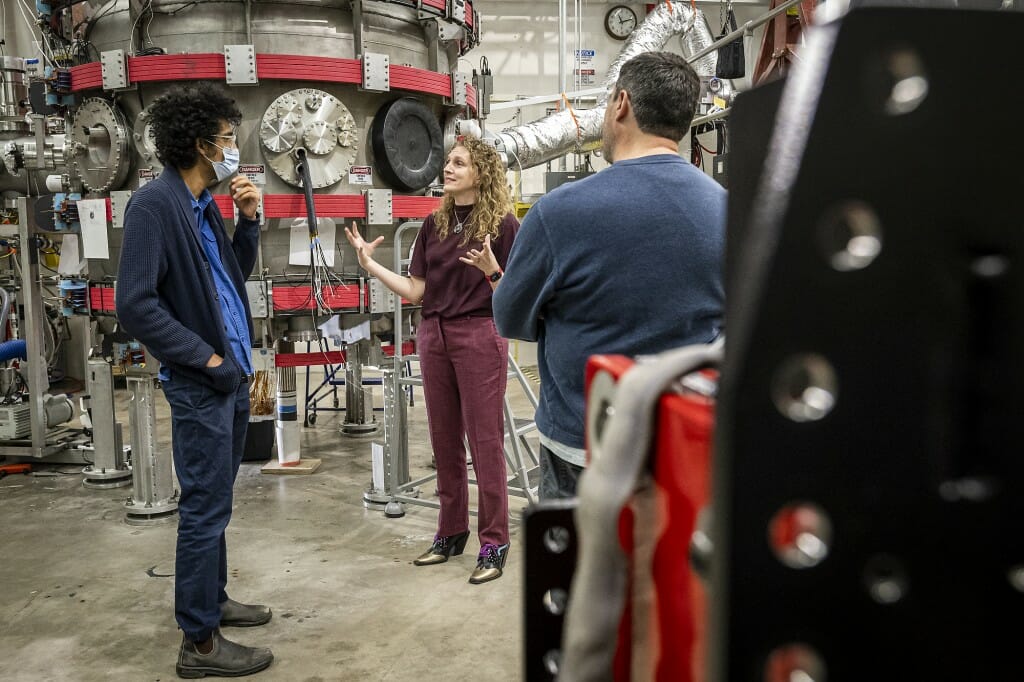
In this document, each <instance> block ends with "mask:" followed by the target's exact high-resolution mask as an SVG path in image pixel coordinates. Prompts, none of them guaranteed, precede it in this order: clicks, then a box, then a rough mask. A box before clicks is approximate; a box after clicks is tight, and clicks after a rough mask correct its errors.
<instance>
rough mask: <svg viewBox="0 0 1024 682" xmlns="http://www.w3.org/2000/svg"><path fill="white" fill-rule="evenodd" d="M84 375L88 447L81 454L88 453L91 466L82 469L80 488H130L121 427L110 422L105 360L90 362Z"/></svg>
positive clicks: (109, 385) (109, 376)
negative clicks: (86, 398) (90, 433)
mask: <svg viewBox="0 0 1024 682" xmlns="http://www.w3.org/2000/svg"><path fill="white" fill-rule="evenodd" d="M88 372H89V379H88V386H89V415H90V419H91V421H92V444H91V445H85V446H82V450H85V451H90V450H91V451H92V453H93V458H92V464H90V465H89V466H87V467H85V468H84V469H82V476H83V479H82V485H84V486H85V487H86V488H99V489H103V488H121V487H123V486H126V485H130V484H131V482H132V470H131V469H130V468H128V464H127V462H126V461H125V448H124V443H123V442H122V438H121V424H119V423H118V422H117V420H116V419H115V418H114V377H113V374H112V373H111V371H110V365H108V364H107V363H106V361H105V360H90V361H89V367H88Z"/></svg>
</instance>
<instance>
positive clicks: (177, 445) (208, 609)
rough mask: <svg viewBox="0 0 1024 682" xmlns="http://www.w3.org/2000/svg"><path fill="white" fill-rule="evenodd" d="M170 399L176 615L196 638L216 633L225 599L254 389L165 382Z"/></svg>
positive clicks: (173, 378)
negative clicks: (177, 492) (176, 493)
mask: <svg viewBox="0 0 1024 682" xmlns="http://www.w3.org/2000/svg"><path fill="white" fill-rule="evenodd" d="M163 389H164V395H165V396H166V397H167V402H168V403H170V404H171V444H172V449H173V451H174V469H175V471H176V473H177V474H178V483H179V485H180V486H181V496H180V497H179V498H178V547H177V554H176V556H175V576H174V614H175V617H176V618H177V621H178V626H179V627H180V628H181V629H182V631H183V632H184V633H185V636H186V637H187V638H188V639H190V640H192V641H193V642H201V641H204V640H206V639H208V638H209V637H210V635H211V634H212V632H213V630H214V629H215V628H216V627H218V626H219V624H220V603H221V602H223V601H226V600H227V598H228V595H227V593H226V592H225V591H224V588H225V586H226V585H227V582H228V555H227V545H226V543H225V541H224V530H225V528H227V525H228V522H229V521H230V520H231V502H232V487H233V486H234V484H235V476H236V475H237V474H238V466H239V464H241V462H242V450H243V449H244V446H245V430H246V428H247V427H248V425H249V386H248V384H245V383H241V378H239V386H238V388H237V389H236V390H235V391H234V392H232V393H218V392H217V391H214V390H213V389H211V388H208V387H206V386H203V385H201V384H197V383H195V382H193V381H190V380H189V379H186V378H185V377H183V376H181V375H180V374H179V375H176V376H175V375H172V376H171V379H170V380H169V381H166V382H164V384H163Z"/></svg>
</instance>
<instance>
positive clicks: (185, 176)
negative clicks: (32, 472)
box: [116, 82, 274, 677]
mask: <svg viewBox="0 0 1024 682" xmlns="http://www.w3.org/2000/svg"><path fill="white" fill-rule="evenodd" d="M151 111H152V119H151V120H152V126H153V132H154V139H155V143H156V149H157V156H158V157H159V158H160V160H161V161H162V162H163V163H164V165H165V168H164V171H163V173H161V175H160V177H159V178H157V179H156V180H154V181H152V182H150V183H148V184H146V185H145V186H144V187H142V188H140V189H139V190H138V191H137V192H135V194H134V195H133V196H132V199H131V201H130V202H129V204H128V210H127V212H126V214H125V225H124V242H123V245H122V248H121V262H120V268H119V272H118V280H117V295H116V297H117V315H118V319H119V320H120V322H121V325H122V326H123V327H124V329H125V330H126V331H127V332H128V333H130V334H132V335H133V336H134V337H135V338H137V339H138V340H139V341H141V342H142V343H143V344H145V346H146V348H147V349H149V351H150V353H151V354H152V355H153V356H154V357H156V358H157V359H158V360H160V379H161V381H162V382H163V389H164V395H165V396H166V397H167V402H168V403H170V406H171V428H172V442H173V452H174V467H175V471H176V472H177V475H178V482H179V485H180V487H181V494H180V497H179V498H178V516H179V518H178V543H177V552H176V556H175V580H174V610H175V616H176V618H177V621H178V625H179V627H181V630H182V632H183V633H184V637H183V640H182V644H181V649H180V652H179V655H178V663H177V672H178V675H180V676H181V677H205V676H206V675H222V676H231V677H238V676H241V675H249V674H251V673H255V672H258V671H260V670H263V669H264V668H266V667H267V666H269V665H270V663H271V661H273V659H274V656H273V654H272V653H271V652H270V650H269V649H264V648H259V647H248V646H243V645H241V644H237V643H235V642H232V641H230V640H228V639H225V638H224V637H223V635H221V632H220V628H221V627H223V626H232V625H233V626H252V625H262V624H264V623H266V622H267V621H269V620H270V618H271V612H270V609H268V608H267V607H265V606H262V605H246V604H240V603H238V602H236V601H234V600H232V599H230V598H229V597H228V595H227V593H226V592H225V587H226V585H227V575H228V573H227V546H226V543H225V535H224V533H225V529H226V528H227V525H228V522H229V521H230V520H231V502H232V487H233V486H234V482H235V476H236V475H237V473H238V468H239V465H240V464H241V461H242V449H243V445H244V442H245V431H246V428H247V426H248V423H249V386H248V384H249V379H250V377H251V376H252V373H253V370H252V355H251V348H252V342H251V340H252V336H253V327H252V316H251V315H250V312H249V301H248V298H247V296H246V292H245V280H246V278H247V277H248V276H249V275H250V274H251V273H252V270H253V267H254V266H255V264H256V256H257V249H258V248H259V246H258V245H259V216H258V214H257V208H258V206H259V200H260V192H259V190H258V189H257V188H256V187H255V186H254V185H253V184H252V182H250V181H249V180H248V179H247V178H246V177H244V176H237V175H235V173H236V172H237V171H238V162H239V151H238V145H237V143H236V139H235V126H237V125H238V124H239V123H240V122H241V120H242V114H241V112H240V111H239V110H238V107H237V106H236V105H235V102H234V100H232V99H231V98H230V97H228V96H227V94H226V93H225V92H224V91H223V90H222V89H220V88H219V87H216V86H214V85H212V84H209V83H202V82H200V83H197V84H189V85H184V86H177V87H174V88H173V89H171V90H169V91H168V92H167V93H166V94H164V95H163V96H161V97H160V98H158V99H157V100H156V101H155V102H153V106H152V108H151ZM232 176H234V177H232ZM228 178H231V180H230V184H229V188H230V194H231V198H232V200H233V201H234V203H235V206H237V207H238V220H237V221H236V223H235V229H234V234H233V236H229V234H228V232H227V230H226V229H225V226H224V220H223V218H222V217H221V214H220V211H219V210H218V208H217V204H216V202H214V201H213V196H212V195H211V194H210V190H209V188H211V187H213V186H214V185H216V184H218V183H220V182H224V181H226V180H227V179H228Z"/></svg>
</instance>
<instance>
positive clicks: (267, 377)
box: [249, 369, 274, 417]
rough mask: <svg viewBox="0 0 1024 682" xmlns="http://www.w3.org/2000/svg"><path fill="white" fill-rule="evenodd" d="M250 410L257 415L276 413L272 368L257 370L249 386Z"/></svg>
mask: <svg viewBox="0 0 1024 682" xmlns="http://www.w3.org/2000/svg"><path fill="white" fill-rule="evenodd" d="M249 412H250V413H251V414H254V415H257V416H261V417H262V416H267V415H272V414H274V375H273V374H272V370H268V369H261V370H257V371H256V373H255V374H254V376H253V380H252V386H250V387H249Z"/></svg>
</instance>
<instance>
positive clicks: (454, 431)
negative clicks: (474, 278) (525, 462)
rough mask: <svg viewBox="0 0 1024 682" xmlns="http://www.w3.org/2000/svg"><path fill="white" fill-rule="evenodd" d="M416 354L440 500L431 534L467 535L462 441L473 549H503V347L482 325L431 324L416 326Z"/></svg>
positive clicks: (481, 321)
mask: <svg viewBox="0 0 1024 682" xmlns="http://www.w3.org/2000/svg"><path fill="white" fill-rule="evenodd" d="M416 349H417V350H418V351H419V356H420V370H421V371H422V372H423V395H424V397H425V398H426V404H427V423H428V425H429V427H430V445H431V446H432V447H433V449H434V460H435V462H436V463H437V494H438V496H439V497H440V498H441V500H440V502H441V511H440V513H439V514H438V519H437V534H438V535H457V534H458V533H462V532H465V531H466V530H467V529H468V528H469V477H468V473H467V471H466V447H465V445H463V441H462V436H463V434H465V435H466V439H467V440H468V441H469V454H470V456H471V457H472V458H473V472H474V473H475V474H476V485H477V533H478V535H479V536H480V544H481V545H484V544H488V543H490V544H493V545H504V544H507V543H508V483H507V479H506V478H505V419H504V412H503V411H502V401H503V400H504V396H505V384H506V382H507V377H508V341H507V340H505V339H503V338H501V337H500V336H498V331H497V330H496V329H495V328H494V321H493V320H492V319H491V318H489V317H462V318H457V319H449V320H442V319H439V318H436V317H431V318H425V319H424V320H423V322H422V323H421V324H420V328H419V332H418V336H417V346H416Z"/></svg>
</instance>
